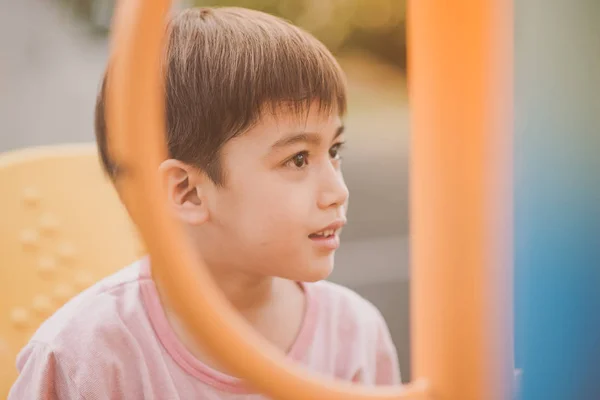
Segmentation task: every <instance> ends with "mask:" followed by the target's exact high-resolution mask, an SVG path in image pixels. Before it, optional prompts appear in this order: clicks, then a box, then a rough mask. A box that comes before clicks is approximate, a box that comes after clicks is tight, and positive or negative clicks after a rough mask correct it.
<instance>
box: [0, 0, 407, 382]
mask: <svg viewBox="0 0 600 400" xmlns="http://www.w3.org/2000/svg"><path fill="white" fill-rule="evenodd" d="M180 4H181V6H189V5H209V6H222V5H226V6H243V7H249V8H255V9H259V10H263V11H267V12H269V13H272V14H276V15H279V16H282V17H284V18H286V19H288V20H291V21H292V22H294V23H295V24H297V25H299V26H301V27H304V28H305V29H307V30H308V31H310V32H312V33H313V34H315V35H316V36H317V37H318V38H319V39H320V40H321V41H323V42H324V43H325V44H326V45H327V46H329V48H330V49H331V50H332V51H333V52H334V53H335V55H336V56H337V57H338V59H339V61H340V63H341V64H342V66H343V68H344V70H345V71H346V73H347V75H348V79H349V89H350V96H349V101H350V104H349V116H348V119H347V122H346V123H347V132H348V136H347V137H348V149H347V152H346V153H345V161H344V163H345V164H344V169H345V176H346V180H347V183H348V186H349V188H350V192H351V202H350V204H351V206H350V211H349V221H350V223H349V225H348V227H347V228H346V229H345V231H344V235H343V241H342V243H343V245H342V247H341V249H340V250H339V251H338V253H337V260H336V269H335V272H334V274H333V276H332V277H331V280H333V281H335V282H338V283H341V284H343V285H346V286H348V287H351V288H353V289H355V290H356V291H357V292H359V293H360V294H362V295H363V296H364V297H366V298H367V299H369V300H370V301H372V302H373V303H374V304H375V305H376V306H377V307H378V308H379V309H380V310H381V311H382V313H383V315H384V317H385V318H386V320H387V322H388V325H389V327H390V330H391V332H392V336H393V339H394V342H395V344H396V346H397V349H398V353H399V358H400V363H401V370H402V378H403V381H408V380H409V379H410V363H409V320H408V318H409V314H408V311H409V307H408V289H409V279H408V278H409V277H408V253H407V251H408V242H407V234H408V212H407V200H408V197H407V196H408V187H407V186H408V184H407V178H408V170H407V166H408V159H407V157H408V107H407V95H406V82H405V67H406V52H405V1H404V0H237V1H236V0H223V1H199V0H198V1H187V2H180ZM113 7H114V1H111V0H18V1H15V0H13V1H11V0H0V49H2V50H1V51H2V53H1V54H2V62H1V63H0V94H1V95H0V152H4V151H9V150H14V149H19V148H24V147H32V146H40V145H47V144H56V143H73V142H76V143H79V142H91V141H93V140H94V139H93V109H94V100H95V96H96V92H97V89H98V85H99V81H100V77H101V74H102V71H103V69H104V67H105V63H106V60H107V54H108V43H107V39H108V28H109V26H110V19H111V15H112V11H113ZM118 267H120V265H115V266H114V268H115V269H116V268H118Z"/></svg>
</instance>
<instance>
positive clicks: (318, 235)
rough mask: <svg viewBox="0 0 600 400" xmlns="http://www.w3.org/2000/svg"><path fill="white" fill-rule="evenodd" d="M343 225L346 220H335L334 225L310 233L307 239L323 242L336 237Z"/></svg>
mask: <svg viewBox="0 0 600 400" xmlns="http://www.w3.org/2000/svg"><path fill="white" fill-rule="evenodd" d="M345 224H346V220H337V221H335V222H334V223H332V224H329V225H327V226H326V227H325V228H323V229H321V230H320V231H317V232H314V233H311V234H310V235H308V237H309V238H310V239H313V240H323V239H331V238H334V237H337V236H338V235H339V233H340V231H341V230H342V227H343V226H344V225H345Z"/></svg>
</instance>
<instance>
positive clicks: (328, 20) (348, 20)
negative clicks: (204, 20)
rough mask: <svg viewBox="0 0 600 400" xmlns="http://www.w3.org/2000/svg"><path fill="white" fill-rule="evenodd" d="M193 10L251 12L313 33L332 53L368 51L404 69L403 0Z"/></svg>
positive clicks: (323, 0) (235, 0)
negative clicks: (245, 10)
mask: <svg viewBox="0 0 600 400" xmlns="http://www.w3.org/2000/svg"><path fill="white" fill-rule="evenodd" d="M193 3H194V4H195V5H197V6H237V7H247V8H253V9H257V10H261V11H265V12H268V13H270V14H274V15H277V16H280V17H282V18H285V19H287V20H289V21H291V22H293V23H294V24H296V25H298V26H301V27H302V28H304V29H306V30H307V31H309V32H311V33H313V34H314V35H315V36H316V37H317V38H319V40H321V41H322V42H323V43H325V44H326V45H327V46H328V47H329V48H330V49H331V50H332V51H334V52H339V51H343V50H346V49H349V48H359V49H363V50H367V51H370V52H372V53H374V54H376V55H378V56H380V57H382V58H384V59H386V60H387V61H389V62H392V63H394V64H395V65H397V66H399V67H401V68H404V67H405V59H406V56H405V53H406V52H405V16H406V0H194V1H193Z"/></svg>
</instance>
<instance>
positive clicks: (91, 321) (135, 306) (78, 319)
mask: <svg viewBox="0 0 600 400" xmlns="http://www.w3.org/2000/svg"><path fill="white" fill-rule="evenodd" d="M142 265H143V261H142V260H139V261H136V262H134V263H133V264H131V265H129V266H127V267H125V268H123V269H121V270H119V271H117V272H116V273H114V274H113V275H110V276H108V277H106V278H104V279H102V280H100V281H98V282H97V283H95V284H94V285H92V286H91V287H89V288H88V289H86V290H84V291H83V292H81V293H79V294H78V295H76V296H75V297H73V298H72V299H71V300H69V301H68V302H67V303H66V304H65V305H63V306H62V307H61V308H60V309H58V310H57V311H56V312H55V313H54V314H53V315H51V316H50V317H49V318H48V319H47V320H46V321H44V322H43V323H42V324H41V326H40V327H39V328H38V329H37V331H36V332H35V333H34V335H33V336H32V338H31V341H32V342H38V343H45V344H47V345H51V346H53V345H58V344H60V342H63V341H70V340H71V338H72V337H73V336H78V337H81V336H82V335H83V336H86V334H89V333H90V332H91V331H93V330H94V329H96V328H98V327H99V326H100V325H102V326H104V327H107V326H108V327H111V324H117V323H118V322H119V320H120V321H122V322H124V323H126V322H128V320H129V319H131V318H136V317H137V316H138V314H139V313H140V311H141V310H140V307H141V306H142V302H141V299H140V294H139V285H140V280H143V274H142V270H143V269H142ZM113 326H114V325H113Z"/></svg>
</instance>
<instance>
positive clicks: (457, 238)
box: [408, 0, 514, 400]
mask: <svg viewBox="0 0 600 400" xmlns="http://www.w3.org/2000/svg"><path fill="white" fill-rule="evenodd" d="M512 3H513V0H460V1H458V0H455V1H437V0H413V1H410V2H409V9H408V23H409V32H408V33H409V35H408V38H409V51H410V53H409V56H410V57H409V63H410V64H409V85H410V87H409V90H410V95H411V97H410V99H411V112H412V125H413V126H412V138H411V140H412V143H411V151H412V154H411V170H410V173H411V190H410V194H411V234H412V238H411V242H412V248H411V258H412V260H411V261H412V265H413V269H412V272H411V281H412V286H411V288H412V307H413V308H412V315H413V317H414V319H413V321H412V326H411V329H412V342H413V349H412V350H413V352H412V356H413V373H414V376H416V377H417V378H419V377H427V378H428V379H429V380H430V382H431V385H432V395H433V396H436V398H438V397H437V396H439V398H440V399H448V400H450V399H452V400H484V399H485V400H506V399H511V398H512V391H513V379H514V377H513V361H512V358H513V356H512V355H513V343H512V336H513V329H512V298H513V296H512V263H513V257H512V243H511V240H512V218H513V213H512V131H513V120H512V86H513V82H512V69H513V49H512V48H513V21H512V18H513V10H512Z"/></svg>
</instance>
